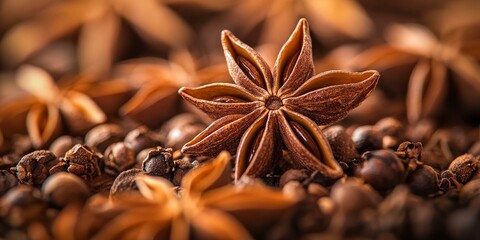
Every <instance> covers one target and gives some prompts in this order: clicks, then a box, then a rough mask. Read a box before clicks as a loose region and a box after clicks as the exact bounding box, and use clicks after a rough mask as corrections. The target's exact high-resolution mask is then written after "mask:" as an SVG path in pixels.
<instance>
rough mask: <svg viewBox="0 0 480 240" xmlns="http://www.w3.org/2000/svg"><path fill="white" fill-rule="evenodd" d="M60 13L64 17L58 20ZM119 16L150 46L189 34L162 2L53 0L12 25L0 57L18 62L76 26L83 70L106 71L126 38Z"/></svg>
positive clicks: (178, 41)
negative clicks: (30, 15) (31, 15)
mask: <svg viewBox="0 0 480 240" xmlns="http://www.w3.org/2000/svg"><path fill="white" fill-rule="evenodd" d="M195 2H197V1H195ZM213 2H215V1H213ZM199 5H201V6H202V5H203V6H208V5H213V4H210V2H209V4H205V3H202V4H199ZM139 12H141V13H142V14H138V13H139ZM59 18H60V19H62V21H58V19H59ZM122 19H124V20H126V21H127V22H128V23H130V24H131V25H132V26H133V27H134V29H135V31H137V33H138V35H139V36H141V37H142V38H144V39H145V40H146V41H147V42H150V43H152V45H153V44H166V45H168V46H170V47H179V46H184V45H185V44H186V43H187V41H188V40H189V39H190V37H191V36H192V34H193V33H192V30H191V28H190V27H189V26H188V24H187V23H185V21H184V20H183V19H182V18H181V17H179V16H178V15H177V14H175V12H174V11H172V10H171V9H170V7H168V5H167V4H164V3H162V2H156V1H145V2H142V3H138V2H135V1H104V0H102V1H96V0H93V1H92V0H87V1H75V0H74V1H68V2H62V1H54V3H53V4H51V5H49V6H48V7H47V8H45V9H44V10H43V11H40V12H39V13H38V14H35V15H34V17H33V18H32V19H30V20H27V21H25V22H22V23H19V24H17V25H15V26H14V27H13V28H11V29H10V30H9V31H8V32H7V33H6V35H5V37H4V38H3V40H2V42H1V45H0V46H1V49H2V53H3V54H2V55H3V56H2V57H3V58H4V59H5V60H7V59H8V60H9V61H8V62H7V63H9V64H10V65H14V64H18V63H20V62H22V61H24V60H26V59H28V58H29V57H30V56H31V55H32V54H34V53H36V52H38V51H39V50H41V49H42V48H44V47H45V46H46V45H47V44H49V43H50V42H53V41H55V40H56V39H58V38H60V37H62V36H68V35H69V34H70V33H71V32H74V31H76V30H79V31H80V35H79V37H78V41H79V43H78V52H79V56H78V58H79V65H80V68H81V69H82V71H83V72H90V73H94V74H99V75H101V74H107V73H108V71H109V70H110V67H111V65H112V62H113V61H114V60H115V57H116V56H115V55H116V54H115V50H116V48H117V46H118V43H119V42H121V41H118V40H119V39H120V40H121V39H122V38H124V37H123V36H122V34H121V33H122V31H121V30H122V25H123V24H124V21H123V20H122ZM166 23H168V24H166ZM42 29H49V31H47V32H45V31H42ZM25 38H28V40H29V41H28V43H29V44H27V45H25V44H20V43H23V42H24V41H22V40H23V39H25ZM99 43H101V45H100V46H99Z"/></svg>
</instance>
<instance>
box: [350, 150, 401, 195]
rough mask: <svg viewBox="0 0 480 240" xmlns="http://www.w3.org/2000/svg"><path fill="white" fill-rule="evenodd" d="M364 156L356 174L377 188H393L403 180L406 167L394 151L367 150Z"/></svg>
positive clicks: (380, 189)
mask: <svg viewBox="0 0 480 240" xmlns="http://www.w3.org/2000/svg"><path fill="white" fill-rule="evenodd" d="M362 158H364V159H365V161H364V162H363V163H362V164H361V166H359V168H357V169H356V171H355V175H356V176H357V177H359V178H361V179H363V180H364V181H365V183H368V184H370V185H371V186H372V187H373V188H375V189H376V190H378V191H385V190H388V189H391V188H393V187H394V186H395V185H397V184H399V183H400V182H401V181H402V178H403V173H404V170H405V168H404V167H403V164H402V161H401V160H400V159H399V158H398V157H397V156H396V155H395V153H394V152H393V151H390V150H377V151H371V152H366V153H364V154H363V156H362Z"/></svg>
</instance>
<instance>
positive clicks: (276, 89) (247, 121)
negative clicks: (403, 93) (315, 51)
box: [179, 19, 379, 180]
mask: <svg viewBox="0 0 480 240" xmlns="http://www.w3.org/2000/svg"><path fill="white" fill-rule="evenodd" d="M222 44H223V48H224V52H225V57H226V59H227V64H228V69H229V71H230V75H231V76H232V78H233V80H234V81H235V83H236V84H229V83H216V84H210V85H205V86H202V87H198V88H182V89H180V91H179V93H180V94H181V95H182V97H183V98H184V99H186V100H187V101H189V102H191V103H192V104H193V105H195V106H196V107H197V108H199V109H200V110H202V111H204V112H205V113H207V114H208V115H209V116H210V117H212V118H214V119H217V120H216V121H215V122H213V123H212V124H211V125H210V126H209V127H208V128H207V129H205V131H203V132H202V133H200V134H199V135H198V136H196V137H195V138H194V139H193V140H191V141H190V142H188V143H187V144H186V145H185V146H184V147H183V148H182V151H183V152H184V153H189V154H195V155H210V156H215V155H216V154H218V153H219V152H220V151H222V150H228V151H230V152H231V153H235V152H236V153H237V155H236V166H235V170H236V171H235V179H236V180H238V179H240V177H241V176H243V175H248V176H255V177H258V176H262V175H264V174H266V173H267V172H268V171H269V170H270V169H271V167H272V165H273V163H274V161H275V160H277V159H278V158H280V157H281V156H280V154H281V150H282V148H283V147H285V148H286V149H287V150H288V151H289V152H290V154H291V156H292V157H293V158H292V159H295V161H298V162H299V164H300V165H302V166H303V167H305V168H307V169H310V170H318V171H319V172H320V173H321V174H323V176H324V177H325V178H326V179H328V180H332V179H337V178H339V177H340V176H342V174H343V172H342V169H341V168H340V166H339V165H338V163H337V162H336V161H335V159H334V157H333V155H332V151H331V149H330V146H329V144H328V142H327V141H326V140H325V138H324V136H323V134H322V131H321V129H320V128H319V126H318V125H317V124H329V123H333V122H335V121H338V120H340V119H342V118H344V117H345V116H346V115H347V114H348V112H349V111H350V110H351V109H353V108H355V107H356V106H358V105H359V104H360V103H361V102H362V101H363V100H364V99H365V98H366V97H367V96H368V95H369V94H370V93H371V92H372V90H373V89H374V88H375V86H376V84H377V81H378V78H379V74H378V73H377V72H376V71H365V72H362V73H352V72H345V71H330V72H323V73H321V74H318V75H314V67H313V59H312V46H311V39H310V34H309V30H308V23H307V21H306V20H305V19H301V20H300V21H299V23H298V25H297V27H296V28H295V30H294V32H293V33H292V35H291V36H290V38H289V39H288V41H287V42H286V43H285V45H284V46H283V48H282V50H281V51H280V53H279V55H278V58H277V60H276V63H275V67H274V69H273V74H272V72H271V71H270V69H269V67H268V65H267V63H266V62H265V61H264V60H263V59H262V58H261V57H260V56H259V55H258V53H257V52H256V51H255V50H253V49H252V48H250V47H249V46H247V45H246V44H244V43H243V42H241V41H240V40H238V39H237V38H236V37H235V36H233V34H232V33H231V32H229V31H224V32H223V33H222Z"/></svg>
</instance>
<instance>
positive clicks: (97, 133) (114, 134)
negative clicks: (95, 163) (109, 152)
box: [85, 124, 125, 152]
mask: <svg viewBox="0 0 480 240" xmlns="http://www.w3.org/2000/svg"><path fill="white" fill-rule="evenodd" d="M124 136H125V131H124V130H123V128H122V127H121V126H119V125H117V124H101V125H98V126H96V127H94V128H92V129H91V130H90V131H88V133H87V134H86V135H85V145H87V146H89V147H91V148H94V149H96V150H98V151H99V152H104V151H105V149H107V147H108V146H110V144H112V143H115V142H119V141H122V140H123V138H124Z"/></svg>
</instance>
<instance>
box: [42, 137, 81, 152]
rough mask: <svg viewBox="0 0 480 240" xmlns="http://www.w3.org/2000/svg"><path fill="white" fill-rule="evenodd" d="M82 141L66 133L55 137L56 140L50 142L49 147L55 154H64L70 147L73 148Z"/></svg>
mask: <svg viewBox="0 0 480 240" xmlns="http://www.w3.org/2000/svg"><path fill="white" fill-rule="evenodd" d="M81 143H82V140H81V139H79V138H74V137H72V136H67V135H65V136H61V137H58V138H57V139H55V141H53V142H52V144H50V148H49V149H50V151H51V152H52V153H53V154H55V156H64V155H65V153H67V151H68V150H69V149H71V148H72V147H73V146H75V145H76V144H81Z"/></svg>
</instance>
